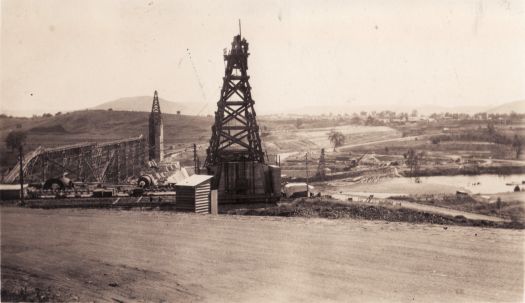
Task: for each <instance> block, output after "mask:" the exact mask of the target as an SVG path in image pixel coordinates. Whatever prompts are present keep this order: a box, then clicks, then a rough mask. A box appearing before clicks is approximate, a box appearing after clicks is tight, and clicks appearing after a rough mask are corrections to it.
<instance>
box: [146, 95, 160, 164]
mask: <svg viewBox="0 0 525 303" xmlns="http://www.w3.org/2000/svg"><path fill="white" fill-rule="evenodd" d="M148 143H149V144H148V145H149V160H155V161H157V162H159V161H162V160H163V159H164V126H163V125H162V114H161V112H160V104H159V96H158V94H157V91H155V94H154V95H153V105H152V106H151V114H150V116H149V137H148Z"/></svg>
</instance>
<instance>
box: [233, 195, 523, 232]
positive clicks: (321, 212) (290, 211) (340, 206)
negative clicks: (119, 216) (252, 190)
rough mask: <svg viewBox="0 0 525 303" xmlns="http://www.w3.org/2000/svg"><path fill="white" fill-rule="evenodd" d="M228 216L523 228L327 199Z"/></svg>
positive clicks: (512, 223)
mask: <svg viewBox="0 0 525 303" xmlns="http://www.w3.org/2000/svg"><path fill="white" fill-rule="evenodd" d="M228 213H229V214H236V215H247V216H280V217H307V218H326V219H346V218H351V219H365V220H384V221H392V222H410V223H430V224H441V225H462V226H482V227H496V228H515V229H524V228H525V224H523V223H520V222H491V221H485V220H471V219H467V218H465V217H463V216H447V215H441V214H434V213H429V212H423V211H418V210H413V209H407V208H402V207H396V206H388V205H370V204H360V203H342V202H339V201H337V200H333V199H327V198H315V199H297V200H295V201H293V202H291V203H286V204H285V203H283V204H280V205H278V206H274V207H267V208H259V209H236V210H230V211H228Z"/></svg>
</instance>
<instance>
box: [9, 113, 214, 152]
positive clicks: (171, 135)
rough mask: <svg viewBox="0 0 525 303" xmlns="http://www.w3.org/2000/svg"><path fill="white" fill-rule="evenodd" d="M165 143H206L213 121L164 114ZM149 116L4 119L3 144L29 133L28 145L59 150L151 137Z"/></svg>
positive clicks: (93, 114)
mask: <svg viewBox="0 0 525 303" xmlns="http://www.w3.org/2000/svg"><path fill="white" fill-rule="evenodd" d="M162 117H163V123H164V142H166V143H167V144H175V143H188V142H192V143H193V142H194V143H205V142H207V141H208V140H209V138H210V134H211V125H212V123H213V118H211V117H203V116H187V115H173V114H164V113H163V114H162ZM148 120H149V113H147V112H126V111H115V110H113V111H108V110H83V111H76V112H70V113H64V114H61V115H55V116H52V117H41V116H40V117H37V118H0V140H1V142H4V141H3V140H4V138H5V136H7V134H8V133H9V131H10V130H13V129H17V126H20V128H19V129H20V130H23V131H27V133H28V138H27V145H28V147H29V148H30V149H31V148H36V146H38V145H43V146H48V147H51V146H58V145H65V144H74V143H79V142H93V141H96V142H103V141H110V140H117V139H123V138H130V137H138V136H140V135H143V136H147V134H148Z"/></svg>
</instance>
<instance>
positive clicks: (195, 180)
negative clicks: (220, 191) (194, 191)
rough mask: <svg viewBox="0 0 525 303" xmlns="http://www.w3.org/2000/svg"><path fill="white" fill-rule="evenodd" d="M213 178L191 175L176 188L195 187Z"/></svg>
mask: <svg viewBox="0 0 525 303" xmlns="http://www.w3.org/2000/svg"><path fill="white" fill-rule="evenodd" d="M211 178H213V176H208V175H192V176H191V177H189V178H187V179H185V180H183V181H181V182H179V183H177V184H176V186H197V185H199V184H201V183H204V182H206V181H208V180H210V179H211Z"/></svg>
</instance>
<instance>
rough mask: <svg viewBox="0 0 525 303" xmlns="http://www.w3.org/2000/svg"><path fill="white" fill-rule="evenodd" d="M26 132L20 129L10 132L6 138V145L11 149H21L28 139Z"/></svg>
mask: <svg viewBox="0 0 525 303" xmlns="http://www.w3.org/2000/svg"><path fill="white" fill-rule="evenodd" d="M26 137H27V135H26V133H25V132H23V131H19V130H14V131H12V132H10V133H9V134H8V135H7V137H6V138H5V145H6V146H7V147H8V148H10V149H11V150H17V149H20V148H21V147H22V146H23V145H24V142H25V140H26Z"/></svg>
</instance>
